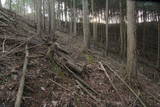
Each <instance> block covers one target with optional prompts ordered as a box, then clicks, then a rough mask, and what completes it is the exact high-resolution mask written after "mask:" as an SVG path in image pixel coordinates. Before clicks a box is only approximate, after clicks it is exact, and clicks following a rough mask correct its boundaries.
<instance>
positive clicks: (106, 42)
mask: <svg viewBox="0 0 160 107" xmlns="http://www.w3.org/2000/svg"><path fill="white" fill-rule="evenodd" d="M105 14H106V39H105V56H107V55H108V47H109V46H108V45H109V43H108V21H109V20H108V15H109V9H108V0H106V12H105Z"/></svg>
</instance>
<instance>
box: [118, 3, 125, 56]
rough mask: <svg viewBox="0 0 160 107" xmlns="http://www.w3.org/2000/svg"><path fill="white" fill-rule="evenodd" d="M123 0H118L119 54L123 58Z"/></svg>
mask: <svg viewBox="0 0 160 107" xmlns="http://www.w3.org/2000/svg"><path fill="white" fill-rule="evenodd" d="M122 2H123V0H120V5H119V6H120V56H121V57H122V58H123V56H124V53H125V52H124V26H123V25H124V20H123V8H122Z"/></svg>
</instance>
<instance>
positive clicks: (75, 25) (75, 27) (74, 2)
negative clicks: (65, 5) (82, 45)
mask: <svg viewBox="0 0 160 107" xmlns="http://www.w3.org/2000/svg"><path fill="white" fill-rule="evenodd" d="M73 14H74V15H73V16H74V36H76V35H77V18H76V1H75V0H73Z"/></svg>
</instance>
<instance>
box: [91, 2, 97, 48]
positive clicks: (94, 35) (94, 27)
mask: <svg viewBox="0 0 160 107" xmlns="http://www.w3.org/2000/svg"><path fill="white" fill-rule="evenodd" d="M91 6H92V7H91V8H92V15H93V19H94V18H95V12H94V0H92V1H91ZM96 41H97V34H96V22H93V43H94V47H95V46H96Z"/></svg>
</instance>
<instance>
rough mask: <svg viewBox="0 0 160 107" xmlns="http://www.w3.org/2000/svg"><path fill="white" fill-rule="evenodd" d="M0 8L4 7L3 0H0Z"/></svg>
mask: <svg viewBox="0 0 160 107" xmlns="http://www.w3.org/2000/svg"><path fill="white" fill-rule="evenodd" d="M0 8H2V1H1V0H0Z"/></svg>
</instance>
